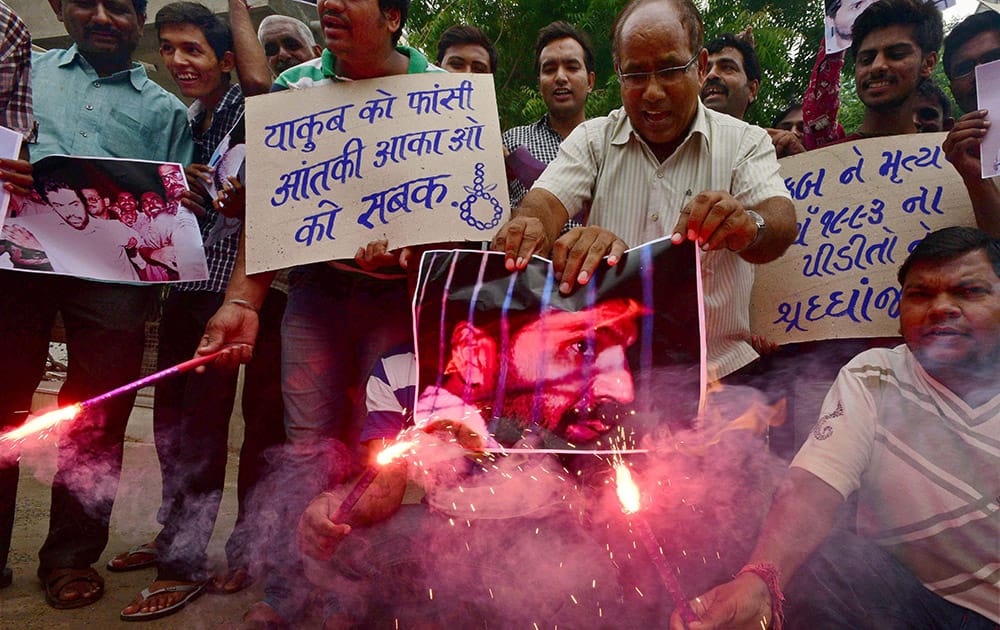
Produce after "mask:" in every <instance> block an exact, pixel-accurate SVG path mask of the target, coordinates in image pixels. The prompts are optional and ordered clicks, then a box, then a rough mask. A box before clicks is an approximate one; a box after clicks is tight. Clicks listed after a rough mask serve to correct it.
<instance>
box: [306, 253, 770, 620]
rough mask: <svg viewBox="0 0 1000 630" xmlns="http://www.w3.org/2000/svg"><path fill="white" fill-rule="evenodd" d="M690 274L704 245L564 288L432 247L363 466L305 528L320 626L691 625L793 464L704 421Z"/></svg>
mask: <svg viewBox="0 0 1000 630" xmlns="http://www.w3.org/2000/svg"><path fill="white" fill-rule="evenodd" d="M695 268H696V253H695V250H694V247H693V246H692V245H691V244H685V245H682V246H672V245H671V243H670V242H669V240H661V241H656V242H653V243H650V244H647V245H645V246H643V247H640V248H636V249H633V250H630V251H628V252H627V253H626V254H625V255H624V256H623V257H622V259H621V260H620V261H619V262H618V264H616V265H615V266H614V267H602V269H601V271H600V272H599V273H598V276H597V278H596V281H595V282H594V283H592V284H591V285H589V286H588V287H585V288H584V289H583V290H581V291H577V292H576V293H573V294H570V295H562V294H560V293H559V291H558V281H557V279H556V278H555V277H554V274H553V271H552V265H551V262H550V261H548V260H545V259H542V258H537V257H536V258H534V259H533V260H532V261H531V262H530V263H529V264H528V266H527V268H526V269H525V270H523V271H520V272H517V273H514V274H512V273H510V272H508V271H506V269H505V267H504V256H503V254H502V253H496V252H484V251H463V250H456V251H430V252H426V253H425V254H424V256H423V258H422V261H421V267H420V275H419V278H418V280H417V283H416V286H415V295H414V321H415V338H416V347H415V348H409V349H405V348H401V349H398V351H396V352H394V353H391V354H390V355H388V356H385V357H383V358H382V360H381V361H380V362H379V364H378V365H377V366H376V368H375V369H374V370H373V373H372V375H371V377H370V379H369V382H368V387H367V408H368V424H367V425H366V426H365V428H364V429H363V431H362V438H361V439H362V443H363V444H365V445H367V447H368V448H369V457H368V458H367V461H368V462H369V463H368V468H367V469H366V470H365V471H364V473H363V474H362V475H361V476H360V478H358V479H357V480H356V481H354V482H351V483H346V484H342V485H340V486H339V487H336V488H334V489H332V490H331V491H329V492H325V493H323V494H321V495H320V496H318V497H316V498H315V499H314V500H313V501H312V502H311V503H310V504H309V506H308V507H307V508H306V510H305V513H304V514H303V515H302V517H301V519H300V521H299V526H298V533H297V541H298V547H299V549H300V550H301V551H302V553H303V554H304V555H305V569H306V575H307V577H308V579H309V581H310V586H311V587H314V588H315V589H317V591H318V592H320V593H323V595H324V598H323V604H322V605H323V614H324V615H325V619H326V623H327V624H328V626H329V625H330V624H340V625H339V626H338V625H334V626H333V627H362V626H363V627H378V626H380V625H386V626H390V625H391V624H397V625H398V626H400V627H403V626H411V625H422V624H424V625H429V626H433V627H471V626H476V627H478V626H481V625H494V624H497V625H498V626H499V627H532V624H534V625H535V626H536V627H553V626H562V627H587V628H600V627H623V626H625V625H642V624H647V623H657V620H659V622H661V623H662V621H663V620H664V619H666V618H667V617H668V616H669V615H670V613H671V612H672V611H673V610H674V609H678V610H683V611H686V612H685V613H684V614H685V616H690V614H691V613H690V609H689V607H688V606H687V604H686V603H685V602H686V598H687V597H690V596H693V594H695V593H697V592H699V591H698V589H700V588H703V587H704V586H706V585H709V584H712V583H713V582H717V581H718V580H719V579H721V578H723V577H725V576H728V575H731V574H732V571H735V570H736V569H737V568H738V567H739V565H740V563H741V562H742V561H743V559H744V557H745V554H746V553H747V551H748V550H747V549H746V548H745V541H747V540H752V537H753V536H754V535H755V533H756V531H757V530H756V528H757V527H759V523H760V518H761V517H762V510H763V509H764V506H766V496H768V494H769V493H770V491H771V490H773V487H774V482H773V479H774V478H775V477H774V474H775V471H776V470H777V469H778V468H780V466H779V467H776V465H775V460H773V459H770V458H769V457H768V456H767V455H766V453H764V451H763V448H762V446H761V441H760V438H759V435H758V434H757V433H754V432H751V431H733V430H732V429H733V428H746V427H749V426H751V425H752V424H753V422H750V421H749V420H747V419H746V418H740V417H738V416H739V414H734V415H733V416H732V418H735V420H734V421H733V422H728V420H729V419H730V418H729V416H728V414H726V416H727V425H726V427H725V428H718V427H717V425H716V424H715V423H711V427H712V428H711V430H708V431H706V430H703V429H698V430H695V429H694V428H693V426H694V425H695V424H696V416H697V415H698V413H699V405H698V402H699V395H700V383H699V376H698V375H699V373H700V362H701V357H700V347H701V346H700V338H699V326H698V311H699V309H698V294H697V283H696V279H695ZM730 397H731V399H733V400H739V401H744V400H753V395H752V393H751V392H748V391H747V390H746V389H742V390H740V391H738V392H737V391H735V389H734V390H733V391H732V392H730ZM716 402H718V401H716ZM714 406H715V407H717V405H714ZM733 407H734V408H735V405H733ZM716 410H717V411H718V409H716ZM719 415H720V417H721V416H722V415H723V413H722V412H721V411H720V412H719ZM760 415H761V416H765V415H766V413H762V414H760ZM723 479H724V480H726V481H721V480H723ZM407 487H409V488H411V489H413V488H419V490H420V491H421V492H422V493H423V498H422V499H421V500H420V502H413V501H412V500H410V501H403V495H404V492H408V491H407V490H406V489H407ZM622 497H628V498H627V499H623V498H622Z"/></svg>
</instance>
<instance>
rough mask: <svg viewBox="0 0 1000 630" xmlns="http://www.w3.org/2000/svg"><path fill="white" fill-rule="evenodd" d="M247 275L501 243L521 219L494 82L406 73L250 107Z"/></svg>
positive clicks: (268, 98) (261, 99) (283, 95)
mask: <svg viewBox="0 0 1000 630" xmlns="http://www.w3.org/2000/svg"><path fill="white" fill-rule="evenodd" d="M246 118H247V126H246V132H247V133H246V135H247V159H246V163H247V182H248V187H247V194H248V201H247V225H246V238H247V271H248V272H249V273H257V272H260V271H267V270H271V269H282V268H285V267H290V266H294V265H301V264H306V263H312V262H319V261H325V260H334V259H338V258H351V257H353V256H354V254H355V252H356V251H357V250H358V248H359V247H363V246H364V245H366V244H367V243H369V242H371V241H373V240H378V239H388V241H389V247H390V248H397V247H403V246H406V245H419V244H423V243H434V242H441V241H462V240H489V239H490V238H492V236H493V233H494V232H495V231H496V230H497V228H498V227H499V226H500V225H501V223H502V222H503V221H504V220H506V217H507V216H508V215H509V209H510V201H509V198H508V196H507V184H506V179H505V170H504V165H503V153H502V148H501V147H502V142H501V139H500V123H499V118H498V116H497V106H496V94H495V92H494V88H493V78H492V77H491V76H489V75H474V74H448V73H428V74H414V75H397V76H393V77H386V78H382V79H371V80H366V81H356V82H347V83H337V84H334V85H327V86H320V87H315V88H310V89H305V90H290V91H287V92H277V93H274V94H267V95H262V96H257V97H254V98H250V99H247V105H246Z"/></svg>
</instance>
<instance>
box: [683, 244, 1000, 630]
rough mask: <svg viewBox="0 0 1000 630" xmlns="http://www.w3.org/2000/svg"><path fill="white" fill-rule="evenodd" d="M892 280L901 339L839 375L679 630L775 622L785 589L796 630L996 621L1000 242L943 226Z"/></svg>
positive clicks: (999, 614) (983, 625) (988, 624)
mask: <svg viewBox="0 0 1000 630" xmlns="http://www.w3.org/2000/svg"><path fill="white" fill-rule="evenodd" d="M898 278H899V282H900V285H901V288H902V297H901V300H900V303H899V330H900V333H901V334H902V336H903V340H904V341H905V344H901V345H899V346H897V347H895V348H876V349H872V350H867V351H865V352H863V353H861V354H859V355H857V356H856V357H854V358H853V359H852V360H851V361H850V362H849V363H848V364H847V365H846V366H845V367H844V368H843V369H842V370H841V371H840V374H839V375H838V376H837V380H836V382H835V383H834V384H833V387H831V388H830V392H829V393H828V394H827V396H826V400H825V401H824V402H823V409H822V412H821V415H820V417H819V421H818V422H817V423H816V425H815V427H814V428H813V430H812V431H811V433H810V435H809V437H808V439H807V440H806V443H805V445H804V446H803V447H802V449H801V450H800V451H799V453H798V455H796V457H795V459H794V460H793V461H792V463H791V467H790V468H789V471H788V475H787V477H786V480H785V482H784V483H783V484H782V485H781V487H780V488H779V490H778V492H777V495H776V497H775V499H774V502H773V503H772V504H771V508H770V513H769V514H768V517H767V520H766V521H765V524H764V529H763V531H762V532H761V534H760V536H759V537H758V539H757V545H756V547H755V548H754V550H753V552H752V553H751V554H750V559H749V563H748V564H747V565H746V566H745V567H744V568H743V569H742V570H740V571H739V572H738V573H737V575H736V577H735V578H734V579H733V580H732V581H730V582H727V583H725V584H722V585H721V586H718V587H716V588H713V589H712V590H710V591H708V592H706V593H702V594H701V595H699V596H698V597H696V598H694V599H693V600H692V601H691V606H692V608H693V610H694V612H695V614H697V615H698V616H699V620H698V621H697V622H693V623H690V624H685V623H684V622H683V621H682V620H681V618H680V615H679V614H677V613H676V612H675V613H674V615H673V617H672V619H671V623H670V627H671V628H672V629H674V630H680V629H681V628H691V629H692V630H696V629H697V630H708V629H710V628H750V627H753V628H757V627H765V626H767V625H768V623H769V621H770V620H775V626H776V627H777V626H778V624H779V622H778V621H777V618H778V617H779V616H780V615H779V614H778V613H780V611H781V608H782V603H781V602H782V599H783V598H782V594H781V590H782V589H787V591H788V600H787V604H786V608H787V613H788V616H787V627H790V628H873V629H874V628H970V629H983V630H986V629H987V628H996V624H997V622H998V621H1000V608H998V607H997V602H998V601H1000V588H998V586H997V582H996V558H997V528H998V526H1000V511H998V510H997V506H996V503H997V499H996V492H997V456H996V444H997V442H998V440H1000V371H998V370H997V362H998V360H1000V241H998V240H997V239H995V238H992V237H990V236H989V235H988V234H985V233H983V232H982V231H980V230H977V229H975V228H969V227H950V228H945V229H942V230H938V231H936V232H933V233H931V234H929V235H928V236H927V237H926V238H925V239H924V240H923V241H921V242H920V244H919V245H917V246H916V248H915V249H914V250H913V252H912V253H911V254H910V255H909V257H908V258H907V259H906V261H905V262H904V263H903V265H902V267H901V268H900V270H899V274H898ZM852 494H855V495H856V498H857V512H856V523H853V525H854V527H853V528H852V529H851V530H848V529H847V528H846V527H844V526H843V525H841V526H840V527H837V526H836V525H837V523H836V521H837V520H839V519H838V518H837V515H838V508H840V506H841V505H842V504H843V503H844V502H845V501H846V499H847V498H848V497H849V496H851V495H852Z"/></svg>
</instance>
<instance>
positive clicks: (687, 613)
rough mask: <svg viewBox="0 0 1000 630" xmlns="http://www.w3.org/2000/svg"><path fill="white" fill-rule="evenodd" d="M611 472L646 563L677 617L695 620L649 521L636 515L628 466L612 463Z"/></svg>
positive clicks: (635, 492)
mask: <svg viewBox="0 0 1000 630" xmlns="http://www.w3.org/2000/svg"><path fill="white" fill-rule="evenodd" d="M615 475H616V480H617V484H616V490H617V492H618V500H619V501H620V502H621V504H622V511H623V512H624V513H625V514H628V515H629V516H630V517H631V521H632V530H633V531H634V532H635V533H636V535H637V536H638V537H639V540H640V541H642V546H643V547H645V548H646V553H647V555H648V556H649V560H650V562H652V563H653V566H654V567H656V572H657V573H659V574H660V581H661V582H663V586H664V587H665V588H666V589H667V592H668V593H670V597H671V598H672V599H673V600H674V607H675V608H677V610H679V611H680V613H681V619H683V620H684V622H685V623H691V622H692V621H698V615H696V614H694V610H692V609H691V604H689V603H688V601H687V599H686V598H685V597H684V592H683V591H682V590H681V585H680V583H679V582H678V581H677V576H676V575H674V573H673V572H672V571H671V570H670V567H668V566H667V561H666V558H665V557H664V555H663V548H662V547H661V546H660V544H659V543H658V542H657V541H656V536H654V535H653V530H652V529H650V528H649V523H647V522H646V519H644V518H643V517H642V515H641V514H639V507H640V506H639V487H638V486H636V485H635V482H634V481H632V473H631V472H630V471H629V469H628V466H626V465H625V464H624V463H621V462H619V463H618V464H615Z"/></svg>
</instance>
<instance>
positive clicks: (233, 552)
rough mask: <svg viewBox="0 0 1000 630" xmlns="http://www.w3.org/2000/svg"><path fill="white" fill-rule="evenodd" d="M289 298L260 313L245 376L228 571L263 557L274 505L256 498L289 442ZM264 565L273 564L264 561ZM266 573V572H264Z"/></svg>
mask: <svg viewBox="0 0 1000 630" xmlns="http://www.w3.org/2000/svg"><path fill="white" fill-rule="evenodd" d="M287 302H288V297H287V296H286V295H285V294H284V293H282V292H281V291H278V290H277V289H270V290H269V291H268V292H267V297H266V298H265V299H264V305H263V306H262V307H261V309H260V329H259V331H258V332H257V342H256V343H255V344H254V347H253V358H252V359H251V360H250V363H248V364H247V365H246V368H245V371H244V373H243V401H242V405H241V409H242V411H243V424H244V430H243V446H242V447H241V448H240V468H239V475H238V478H237V485H236V495H237V497H238V499H239V509H238V512H237V515H236V526H235V527H234V528H233V533H232V534H230V536H229V540H228V541H227V542H226V560H227V561H228V563H229V567H230V569H235V568H249V567H251V566H252V565H254V564H255V563H256V562H257V561H258V560H260V559H261V556H263V555H265V554H262V553H260V552H261V550H262V549H263V548H264V544H265V538H266V534H265V532H266V529H265V527H264V523H262V522H261V511H262V508H263V506H264V505H266V504H267V503H268V502H270V501H272V500H273V499H274V497H272V496H262V495H264V494H266V493H255V492H254V490H255V489H256V488H257V484H258V482H259V481H260V480H261V479H263V478H264V476H265V475H266V474H267V471H268V469H269V465H268V462H269V461H271V460H273V459H274V457H275V454H276V450H277V447H278V446H279V445H280V444H282V443H283V442H284V441H285V420H284V417H285V406H284V403H283V402H282V399H281V317H282V316H283V315H284V313H285V304H286V303H287ZM263 560H264V562H263V564H265V565H266V564H269V563H268V562H267V560H266V558H264V559H263ZM265 570H266V569H265Z"/></svg>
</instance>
